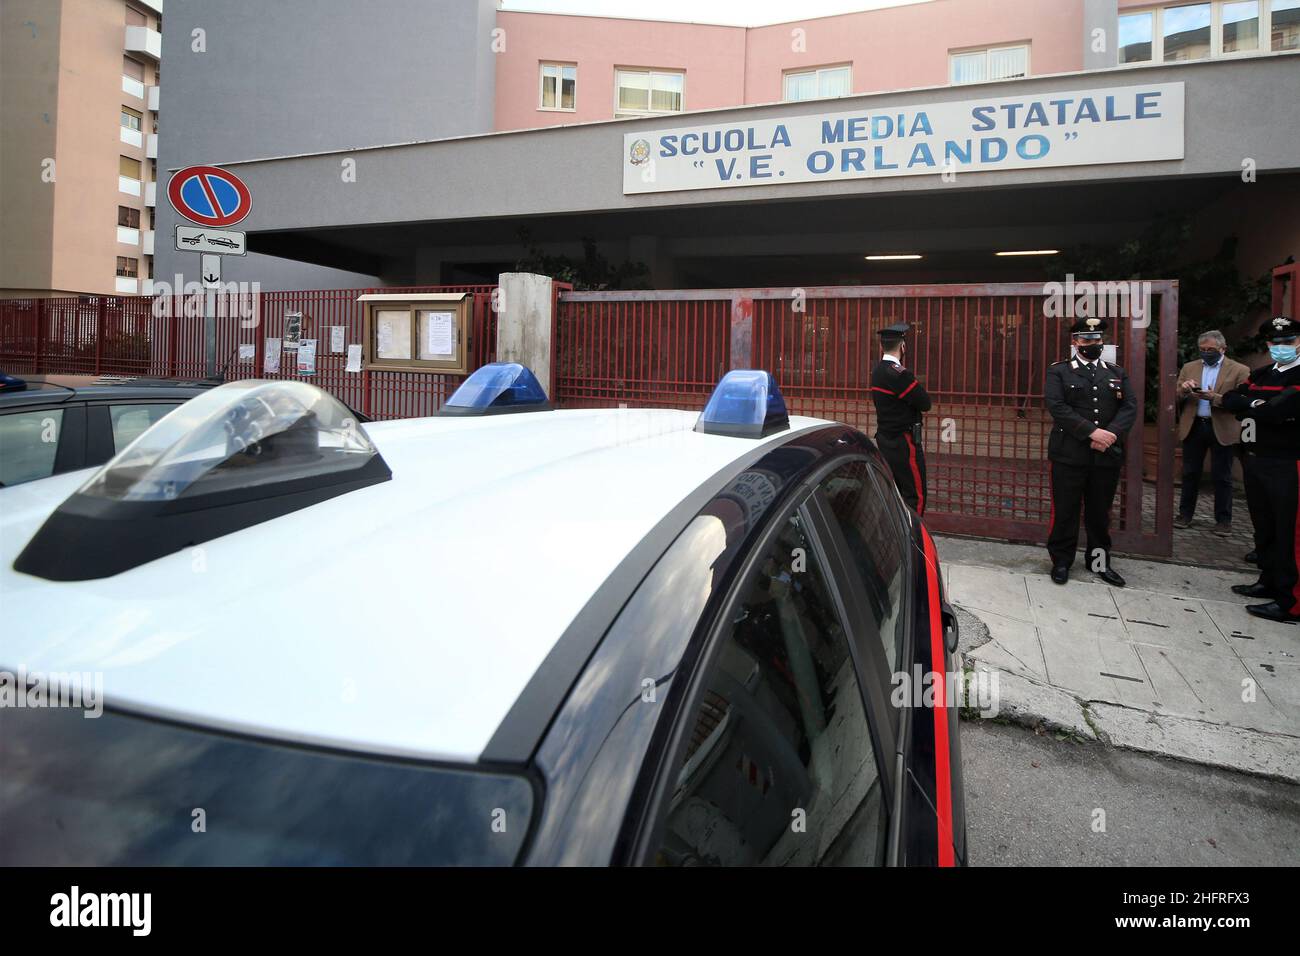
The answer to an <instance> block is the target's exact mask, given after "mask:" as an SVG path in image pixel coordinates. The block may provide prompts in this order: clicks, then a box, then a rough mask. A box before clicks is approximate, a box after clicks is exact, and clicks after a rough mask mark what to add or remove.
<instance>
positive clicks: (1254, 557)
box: [1242, 551, 1259, 564]
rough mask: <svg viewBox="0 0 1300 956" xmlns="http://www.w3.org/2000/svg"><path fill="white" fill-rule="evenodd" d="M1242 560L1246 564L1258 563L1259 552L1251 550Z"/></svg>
mask: <svg viewBox="0 0 1300 956" xmlns="http://www.w3.org/2000/svg"><path fill="white" fill-rule="evenodd" d="M1242 560H1243V561H1245V562H1246V563H1247V564H1259V552H1258V551H1251V552H1249V553H1248V554H1247V555H1246V556H1245V557H1244V558H1242Z"/></svg>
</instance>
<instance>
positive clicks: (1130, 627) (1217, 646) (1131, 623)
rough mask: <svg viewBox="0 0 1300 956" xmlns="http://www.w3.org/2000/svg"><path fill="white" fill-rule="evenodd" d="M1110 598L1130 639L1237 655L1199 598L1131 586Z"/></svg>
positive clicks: (1174, 648) (1185, 648)
mask: <svg viewBox="0 0 1300 956" xmlns="http://www.w3.org/2000/svg"><path fill="white" fill-rule="evenodd" d="M1111 597H1112V598H1113V599H1114V601H1115V605H1116V606H1117V607H1118V608H1119V615H1120V619H1121V620H1122V621H1123V622H1124V629H1125V631H1126V632H1127V638H1128V639H1129V640H1131V641H1135V642H1138V643H1142V644H1154V645H1156V646H1158V647H1167V648H1170V649H1171V650H1184V651H1190V652H1194V653H1201V654H1204V653H1210V654H1219V655H1220V656H1222V657H1229V658H1230V657H1233V656H1234V655H1235V654H1236V651H1235V650H1234V649H1233V647H1232V645H1230V644H1229V643H1228V639H1227V638H1226V637H1224V635H1223V631H1222V630H1221V629H1220V628H1219V626H1218V625H1217V624H1215V623H1214V619H1213V618H1211V617H1210V615H1209V613H1208V612H1207V611H1206V610H1205V606H1204V604H1202V602H1200V601H1197V600H1195V599H1193V598H1182V597H1173V596H1170V595H1167V594H1156V593H1154V592H1152V591H1134V590H1130V589H1128V588H1125V589H1123V590H1120V591H1115V592H1114V593H1113V594H1112V595H1111Z"/></svg>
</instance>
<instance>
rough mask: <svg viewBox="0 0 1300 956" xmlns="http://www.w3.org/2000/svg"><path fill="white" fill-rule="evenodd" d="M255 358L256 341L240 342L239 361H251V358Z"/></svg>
mask: <svg viewBox="0 0 1300 956" xmlns="http://www.w3.org/2000/svg"><path fill="white" fill-rule="evenodd" d="M255 358H257V343H256V342H240V343H239V361H241V362H251V361H253V359H255Z"/></svg>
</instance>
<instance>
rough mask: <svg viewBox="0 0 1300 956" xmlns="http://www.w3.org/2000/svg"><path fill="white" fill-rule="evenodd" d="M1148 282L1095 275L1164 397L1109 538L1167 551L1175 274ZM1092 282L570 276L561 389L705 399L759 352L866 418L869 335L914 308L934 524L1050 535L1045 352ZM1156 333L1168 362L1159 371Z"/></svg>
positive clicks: (686, 402) (559, 392) (872, 348)
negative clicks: (706, 282) (1150, 352)
mask: <svg viewBox="0 0 1300 956" xmlns="http://www.w3.org/2000/svg"><path fill="white" fill-rule="evenodd" d="M1138 286H1139V288H1136V289H1133V290H1132V291H1133V293H1135V294H1136V295H1149V299H1146V300H1144V299H1137V301H1145V302H1146V305H1145V308H1143V309H1131V308H1130V307H1129V304H1130V302H1131V301H1133V300H1134V297H1133V296H1130V295H1128V290H1129V287H1130V283H1122V284H1120V283H1106V284H1102V283H1097V284H1094V285H1093V286H1092V287H1091V288H1092V290H1093V291H1094V292H1096V291H1097V290H1101V293H1102V294H1101V295H1094V296H1093V307H1095V306H1096V304H1098V303H1100V304H1101V305H1102V306H1103V307H1107V308H1108V311H1107V312H1106V314H1107V315H1108V316H1109V317H1110V321H1111V324H1112V329H1113V331H1112V334H1111V337H1110V340H1111V341H1113V342H1115V343H1117V344H1118V346H1119V359H1118V361H1119V364H1120V365H1122V366H1123V367H1124V368H1125V369H1126V370H1127V371H1128V374H1129V378H1130V380H1131V381H1132V383H1133V387H1134V389H1135V391H1136V392H1137V394H1138V395H1140V396H1141V395H1145V394H1147V393H1148V392H1149V393H1150V394H1152V395H1153V396H1154V397H1155V399H1156V401H1155V407H1156V421H1155V428H1154V434H1151V433H1150V432H1149V430H1148V429H1145V428H1143V427H1142V426H1141V425H1140V424H1139V425H1138V426H1136V427H1134V429H1133V431H1132V432H1131V433H1130V436H1129V443H1128V457H1127V463H1126V466H1125V472H1124V476H1123V478H1122V479H1121V483H1120V493H1119V496H1118V502H1117V507H1116V512H1117V513H1116V522H1115V524H1116V533H1115V546H1116V548H1117V549H1121V550H1126V551H1132V552H1137V553H1142V554H1154V555H1168V554H1169V553H1170V552H1171V548H1172V535H1173V450H1174V442H1173V439H1174V397H1173V384H1174V378H1175V376H1176V373H1177V366H1176V364H1175V363H1176V359H1177V356H1176V344H1177V321H1178V319H1177V316H1178V288H1177V283H1175V282H1149V283H1140V284H1138ZM1083 289H1084V286H1083V285H1082V284H1080V285H1079V286H1078V287H1077V288H1076V289H1074V290H1069V289H1062V290H1060V291H1059V292H1058V293H1057V294H1056V295H1053V292H1055V291H1056V290H1054V289H1051V288H1045V287H1044V286H1043V285H1041V284H1027V283H1015V284H1007V283H1002V284H989V285H934V286H829V287H819V288H808V289H797V288H796V289H715V290H687V291H669V292H653V291H644V292H643V291H637V292H564V293H562V294H561V295H560V297H559V299H560V306H559V315H558V321H557V343H556V383H557V384H556V393H555V398H556V401H557V403H558V404H559V405H561V406H565V407H590V406H617V405H620V404H627V405H631V406H638V405H640V406H646V405H653V406H661V407H675V408H687V409H695V408H702V407H703V405H704V401H705V399H706V398H707V397H708V395H709V393H710V391H712V389H713V386H714V385H715V384H716V383H717V381H718V378H719V377H720V376H721V375H722V373H723V372H725V371H726V370H727V369H729V368H751V367H752V368H763V369H767V370H768V371H771V372H772V373H773V374H775V376H776V378H777V381H778V383H779V384H780V386H781V390H782V392H783V393H784V394H785V398H786V402H787V404H788V405H789V407H790V411H791V413H792V414H800V415H810V416H814V417H819V418H830V419H835V420H838V421H843V422H847V423H849V424H851V425H854V426H856V427H858V428H861V429H863V430H864V431H866V432H868V433H869V434H870V433H873V432H874V430H875V428H874V422H873V421H872V419H873V417H874V410H873V406H872V403H871V397H870V375H871V368H872V366H873V365H874V364H875V363H876V362H877V361H878V360H879V358H880V342H879V339H878V338H877V336H876V334H875V333H876V332H877V331H878V330H879V329H881V328H883V327H884V326H887V325H892V324H894V323H896V322H909V323H911V324H912V327H913V334H912V335H911V337H910V339H909V344H908V353H907V363H908V365H909V366H910V367H911V368H913V369H914V370H915V371H916V374H917V376H918V377H919V378H920V379H921V380H922V381H923V382H924V384H925V386H926V388H927V389H928V390H929V391H930V394H931V395H932V396H933V398H934V408H933V409H932V410H931V411H930V413H929V414H927V415H926V416H925V426H924V431H925V442H924V444H925V449H926V456H927V461H928V465H929V486H930V487H929V500H928V504H927V509H926V519H927V523H928V524H929V525H930V527H931V528H932V529H934V530H937V531H947V532H954V533H964V534H979V535H985V536H994V537H1000V538H1007V539H1012V540H1024V541H1032V542H1042V541H1045V540H1046V536H1047V523H1048V520H1049V516H1050V512H1051V495H1050V486H1049V473H1048V468H1047V460H1046V446H1047V435H1048V432H1049V430H1050V427H1051V425H1050V422H1051V418H1050V416H1049V415H1048V414H1047V411H1046V409H1045V408H1044V404H1043V382H1044V378H1045V375H1046V370H1047V366H1048V365H1050V364H1051V363H1052V362H1055V361H1058V360H1059V359H1061V358H1063V357H1065V356H1067V355H1068V354H1069V344H1068V341H1069V337H1068V329H1069V326H1070V324H1071V323H1072V322H1073V321H1074V319H1073V316H1074V314H1075V311H1074V302H1075V301H1076V299H1078V298H1079V297H1081V296H1083V295H1084V292H1083V291H1082V290H1083ZM1116 305H1118V306H1119V307H1118V308H1116ZM1130 312H1132V313H1134V316H1135V317H1130ZM1092 314H1097V313H1096V312H1094V313H1092ZM1116 316H1118V317H1116ZM1157 320H1158V326H1157V325H1156V323H1157ZM1148 342H1150V345H1151V347H1152V348H1153V349H1155V350H1156V352H1157V355H1156V359H1157V361H1156V362H1155V367H1157V368H1158V369H1159V373H1158V376H1157V380H1156V381H1155V382H1151V383H1148V382H1147V381H1146V379H1147V364H1148V363H1147V349H1148ZM1148 385H1149V387H1148ZM1148 443H1153V444H1155V445H1156V452H1157V454H1156V461H1157V467H1156V480H1155V482H1154V483H1144V481H1143V460H1144V453H1145V451H1146V445H1147V444H1148Z"/></svg>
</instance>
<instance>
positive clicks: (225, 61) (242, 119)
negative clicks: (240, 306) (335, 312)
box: [154, 0, 496, 289]
mask: <svg viewBox="0 0 1300 956" xmlns="http://www.w3.org/2000/svg"><path fill="white" fill-rule="evenodd" d="M495 22H496V2H495V0H365V2H357V0H273V2H268V0H221V2H213V0H168V2H167V7H166V14H165V16H164V20H163V57H162V80H161V82H160V84H159V85H160V103H159V106H160V109H159V139H158V179H159V196H158V207H157V219H156V223H157V229H158V233H157V248H158V252H157V254H156V256H155V259H154V274H155V278H156V279H159V280H165V281H169V282H170V281H173V276H174V274H175V273H177V272H182V273H183V274H184V275H185V276H186V278H187V279H194V278H195V277H196V276H197V273H198V261H197V260H198V257H197V256H196V255H194V254H193V253H190V254H186V253H180V252H176V251H175V250H174V249H173V241H172V231H173V226H174V225H175V224H176V223H177V222H181V221H183V220H181V219H180V218H179V217H178V216H177V215H176V214H175V213H174V212H173V211H172V209H171V208H170V206H169V205H168V203H167V200H166V196H165V184H166V180H167V178H168V175H169V171H170V170H174V169H177V168H180V167H182V166H188V165H191V164H194V163H207V164H213V165H223V164H227V163H231V162H237V161H244V160H250V159H257V158H262V157H267V156H279V155H285V154H295V153H308V152H315V151H320V150H343V149H352V148H356V147H365V146H377V145H383V144H388V143H400V142H409V141H411V140H427V139H439V138H443V137H448V136H463V135H467V134H473V133H482V132H487V131H490V130H491V129H492V126H493V109H494V100H495V95H496V83H495V76H496V74H495V65H494V63H493V57H492V53H491V49H490V41H491V36H490V35H491V30H492V28H493V27H494V26H495ZM195 30H202V31H203V41H204V44H205V46H206V50H205V51H204V52H199V51H196V50H195V49H194V46H195V42H196V41H195V38H194V31H195ZM333 166H334V175H333V184H334V185H342V177H341V169H340V164H339V161H338V160H337V159H336V160H335V161H334V164H333ZM252 192H253V209H254V215H256V213H257V210H258V209H259V207H260V206H261V205H262V204H263V203H264V202H266V201H267V200H268V199H269V198H270V197H269V196H268V194H267V193H265V192H263V191H262V190H260V189H258V188H254V189H253V190H252ZM236 228H244V227H243V225H241V226H238V227H236ZM224 277H225V279H226V280H227V281H232V280H233V281H252V280H257V281H260V282H261V283H262V286H263V288H266V289H276V288H279V289H284V288H313V287H315V288H326V287H329V286H331V285H335V286H337V285H368V284H373V282H374V280H373V278H371V277H369V276H364V275H355V276H353V277H352V278H350V279H349V278H348V273H343V272H339V271H337V270H322V271H320V273H319V274H318V275H317V274H313V273H312V272H311V271H310V270H309V269H307V268H306V267H304V266H302V265H301V264H296V265H295V267H294V268H293V269H292V271H289V270H288V269H287V267H286V266H285V263H284V261H283V260H279V259H274V258H271V257H267V256H258V255H254V254H250V255H249V256H247V257H244V258H238V257H233V256H228V257H227V261H226V263H225V276H224Z"/></svg>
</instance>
